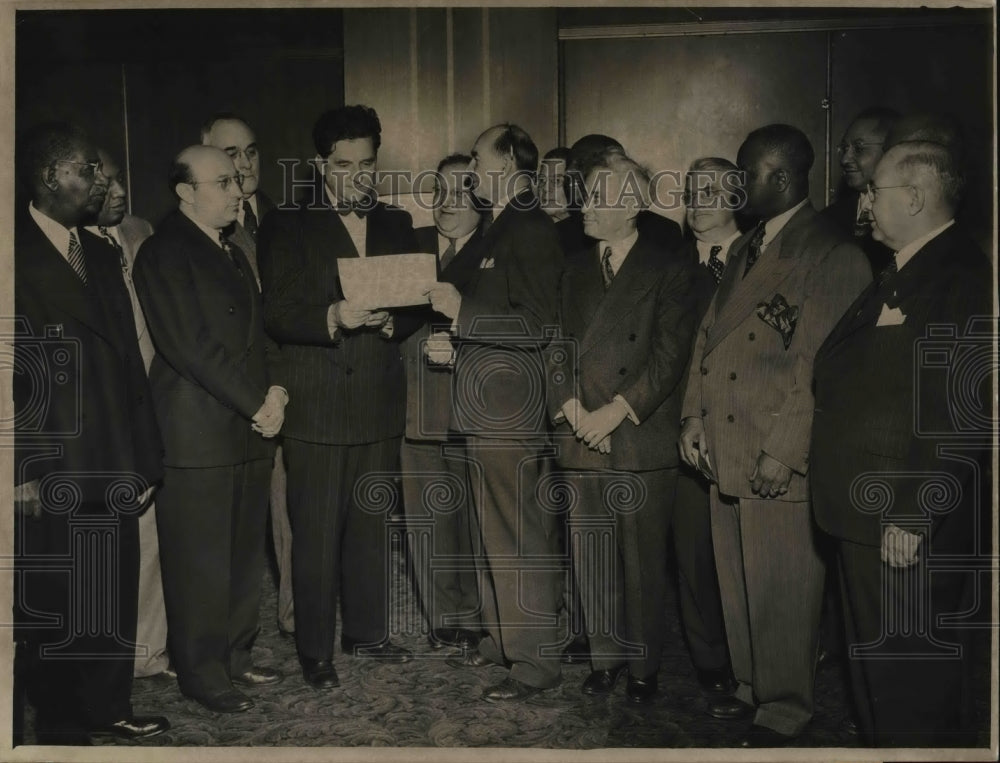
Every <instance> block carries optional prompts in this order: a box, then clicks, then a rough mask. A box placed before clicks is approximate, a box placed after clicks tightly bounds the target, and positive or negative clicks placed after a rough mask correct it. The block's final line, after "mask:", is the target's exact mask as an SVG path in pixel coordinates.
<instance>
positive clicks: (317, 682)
mask: <svg viewBox="0 0 1000 763" xmlns="http://www.w3.org/2000/svg"><path fill="white" fill-rule="evenodd" d="M299 662H301V663H302V677H303V678H304V679H305V680H306V683H307V684H309V685H310V686H312V687H313V688H314V689H335V688H337V687H338V686H340V677H339V676H338V675H337V671H336V670H335V669H334V667H333V660H313V659H310V658H308V657H300V658H299Z"/></svg>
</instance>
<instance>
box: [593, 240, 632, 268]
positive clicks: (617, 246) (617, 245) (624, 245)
mask: <svg viewBox="0 0 1000 763" xmlns="http://www.w3.org/2000/svg"><path fill="white" fill-rule="evenodd" d="M638 238H639V231H638V230H634V231H632V233H631V234H629V235H628V236H626V237H625V238H620V239H618V240H617V241H601V242H600V243H599V245H598V248H597V253H598V255H599V256H603V255H604V250H605V249H606V248H607V247H609V246H610V247H611V265H612V266H613V267H614V269H615V272H618V268H619V267H621V263H622V262H623V261H624V260H625V258H626V257H627V256H628V253H629V252H631V251H632V247H633V246H635V242H636V240H637V239H638Z"/></svg>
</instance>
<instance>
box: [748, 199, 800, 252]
mask: <svg viewBox="0 0 1000 763" xmlns="http://www.w3.org/2000/svg"><path fill="white" fill-rule="evenodd" d="M808 203H809V197H806V198H804V199H803V200H802V201H800V202H799V203H798V204H796V205H795V206H794V207H792V208H791V209H786V210H785V211H784V212H782V213H781V214H780V215H775V216H774V217H772V218H771V219H770V220H768V221H767V222H765V223H764V242H763V243H762V244H761V245H760V248H761V250H762V251H763V250H764V249H765V248H767V246H768V244H770V243H771V242H772V241H774V238H775V236H777V235H778V234H779V233H781V229H782V228H784V227H785V226H786V225H787V224H788V221H789V220H791V219H792V218H793V217H794V216H795V213H796V212H798V211H799V210H800V209H802V207H804V206H805V205H806V204H808Z"/></svg>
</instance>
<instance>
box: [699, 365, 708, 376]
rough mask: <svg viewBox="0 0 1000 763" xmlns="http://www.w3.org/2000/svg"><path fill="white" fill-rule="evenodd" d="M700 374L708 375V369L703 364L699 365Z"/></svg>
mask: <svg viewBox="0 0 1000 763" xmlns="http://www.w3.org/2000/svg"><path fill="white" fill-rule="evenodd" d="M701 375H702V376H708V369H707V368H705V366H702V367H701Z"/></svg>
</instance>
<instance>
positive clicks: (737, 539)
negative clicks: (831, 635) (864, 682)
mask: <svg viewBox="0 0 1000 763" xmlns="http://www.w3.org/2000/svg"><path fill="white" fill-rule="evenodd" d="M711 499H712V541H713V543H714V545H715V563H716V567H717V570H718V574H719V589H720V591H721V594H722V611H723V613H724V615H725V620H726V635H727V637H728V639H729V654H730V657H731V658H732V663H733V675H734V676H735V677H736V680H737V681H738V682H739V687H738V688H737V690H736V696H737V697H738V698H739V699H741V700H743V701H744V702H747V703H749V704H754V703H756V704H757V713H756V716H755V718H754V723H756V724H758V725H760V726H766V727H768V728H771V729H773V730H775V731H778V732H780V733H782V734H791V735H795V734H798V733H800V732H801V731H802V729H803V728H805V725H806V724H807V723H808V722H809V719H810V718H811V717H812V714H813V678H814V672H815V665H816V646H817V641H818V638H819V614H820V606H821V605H822V601H823V576H824V568H823V562H822V560H821V558H820V556H819V553H818V552H817V550H816V547H815V542H814V537H813V533H814V530H813V524H812V518H811V516H810V511H809V503H808V502H806V501H802V502H797V501H777V500H760V499H748V498H739V499H736V498H730V497H729V496H722V497H720V496H719V491H718V487H717V486H715V485H713V486H712V497H711Z"/></svg>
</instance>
